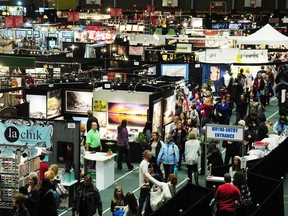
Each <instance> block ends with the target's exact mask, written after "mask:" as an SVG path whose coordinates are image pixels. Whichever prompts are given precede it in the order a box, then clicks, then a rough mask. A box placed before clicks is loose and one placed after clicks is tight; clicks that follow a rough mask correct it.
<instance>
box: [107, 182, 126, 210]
mask: <svg viewBox="0 0 288 216" xmlns="http://www.w3.org/2000/svg"><path fill="white" fill-rule="evenodd" d="M125 205H126V203H125V196H124V193H123V189H122V187H121V186H116V187H115V189H114V194H113V197H112V199H111V204H110V210H111V212H112V215H114V213H115V212H116V211H121V210H123V209H124V207H125Z"/></svg>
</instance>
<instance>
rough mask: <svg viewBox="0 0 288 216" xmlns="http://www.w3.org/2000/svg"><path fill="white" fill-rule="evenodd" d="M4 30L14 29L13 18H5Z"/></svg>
mask: <svg viewBox="0 0 288 216" xmlns="http://www.w3.org/2000/svg"><path fill="white" fill-rule="evenodd" d="M4 28H14V22H13V17H11V16H10V17H5V23H4Z"/></svg>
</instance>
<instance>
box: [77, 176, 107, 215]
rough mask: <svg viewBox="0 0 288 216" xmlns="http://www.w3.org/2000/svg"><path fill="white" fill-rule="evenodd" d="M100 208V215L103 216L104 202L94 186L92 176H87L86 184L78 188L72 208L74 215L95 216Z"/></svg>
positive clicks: (85, 178)
mask: <svg viewBox="0 0 288 216" xmlns="http://www.w3.org/2000/svg"><path fill="white" fill-rule="evenodd" d="M97 208H98V215H99V216H102V201H101V197H100V193H99V191H98V189H97V188H95V187H94V186H93V184H92V178H91V176H85V177H84V182H83V183H81V185H80V186H79V187H78V188H77V190H76V193H75V196H74V202H73V206H72V215H73V216H74V215H75V212H77V214H79V216H93V215H94V214H95V213H96V210H97Z"/></svg>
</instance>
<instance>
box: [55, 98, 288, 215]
mask: <svg viewBox="0 0 288 216" xmlns="http://www.w3.org/2000/svg"><path fill="white" fill-rule="evenodd" d="M278 109H279V106H278V101H277V98H275V97H274V98H271V100H270V103H269V105H267V106H266V107H265V111H264V112H265V116H266V119H267V120H269V121H270V122H272V123H273V124H274V123H276V122H277V121H278V120H279V113H278ZM236 117H237V116H236V114H235V111H233V114H232V116H231V119H230V122H235V121H236ZM269 133H275V132H274V131H273V129H270V130H269ZM192 138H194V136H193V137H192ZM221 153H222V158H223V160H224V159H225V154H226V149H225V148H223V147H221ZM146 157H147V155H146ZM148 157H151V155H148ZM142 164H143V163H142ZM145 164H146V163H145ZM146 165H147V164H146ZM146 165H145V167H146ZM141 166H142V167H143V165H141ZM161 168H162V171H163V173H162V174H163V177H165V174H164V169H163V167H162V166H161ZM140 169H143V168H140V164H136V163H134V169H133V170H129V169H128V168H124V169H123V170H119V169H117V164H116V163H115V181H114V184H113V185H111V186H110V187H109V188H107V189H105V190H102V191H100V196H101V200H102V206H103V213H102V215H104V216H105V215H107V216H111V215H112V212H111V208H110V207H111V198H112V197H113V194H114V191H115V187H117V186H121V189H122V190H123V194H124V195H125V194H126V193H127V192H132V193H134V195H135V197H136V199H137V200H138V199H139V198H140V197H141V194H140V193H141V190H142V191H143V188H142V189H141V186H139V170H140ZM144 169H146V168H144ZM198 169H199V177H198V178H195V181H194V175H193V177H192V179H190V181H192V183H193V184H195V183H198V184H199V185H200V186H203V187H205V185H206V183H205V176H204V175H201V170H200V161H199V166H198ZM187 176H188V167H187V161H182V165H181V169H179V171H178V173H177V178H178V183H177V185H176V191H178V190H180V189H181V188H182V187H184V186H185V185H186V184H187V183H188V181H189V180H187ZM148 177H149V176H148ZM196 180H198V182H197V181H196ZM144 188H145V187H144ZM144 190H145V189H144ZM142 193H143V192H142ZM287 197H288V184H287V181H286V182H285V183H284V207H285V212H286V215H288V198H287ZM123 204H124V201H123V203H122V204H121V205H123ZM125 205H126V203H125ZM143 205H144V206H143ZM142 206H143V207H141V208H142V210H143V211H142V212H144V209H145V204H142ZM60 215H63V216H71V215H72V211H71V210H68V211H64V212H63V213H60Z"/></svg>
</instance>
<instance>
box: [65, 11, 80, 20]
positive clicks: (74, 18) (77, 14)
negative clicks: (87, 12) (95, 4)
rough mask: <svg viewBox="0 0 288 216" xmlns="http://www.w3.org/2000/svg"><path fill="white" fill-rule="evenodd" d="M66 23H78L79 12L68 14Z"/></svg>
mask: <svg viewBox="0 0 288 216" xmlns="http://www.w3.org/2000/svg"><path fill="white" fill-rule="evenodd" d="M67 21H68V22H76V21H79V12H68V15H67Z"/></svg>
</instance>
